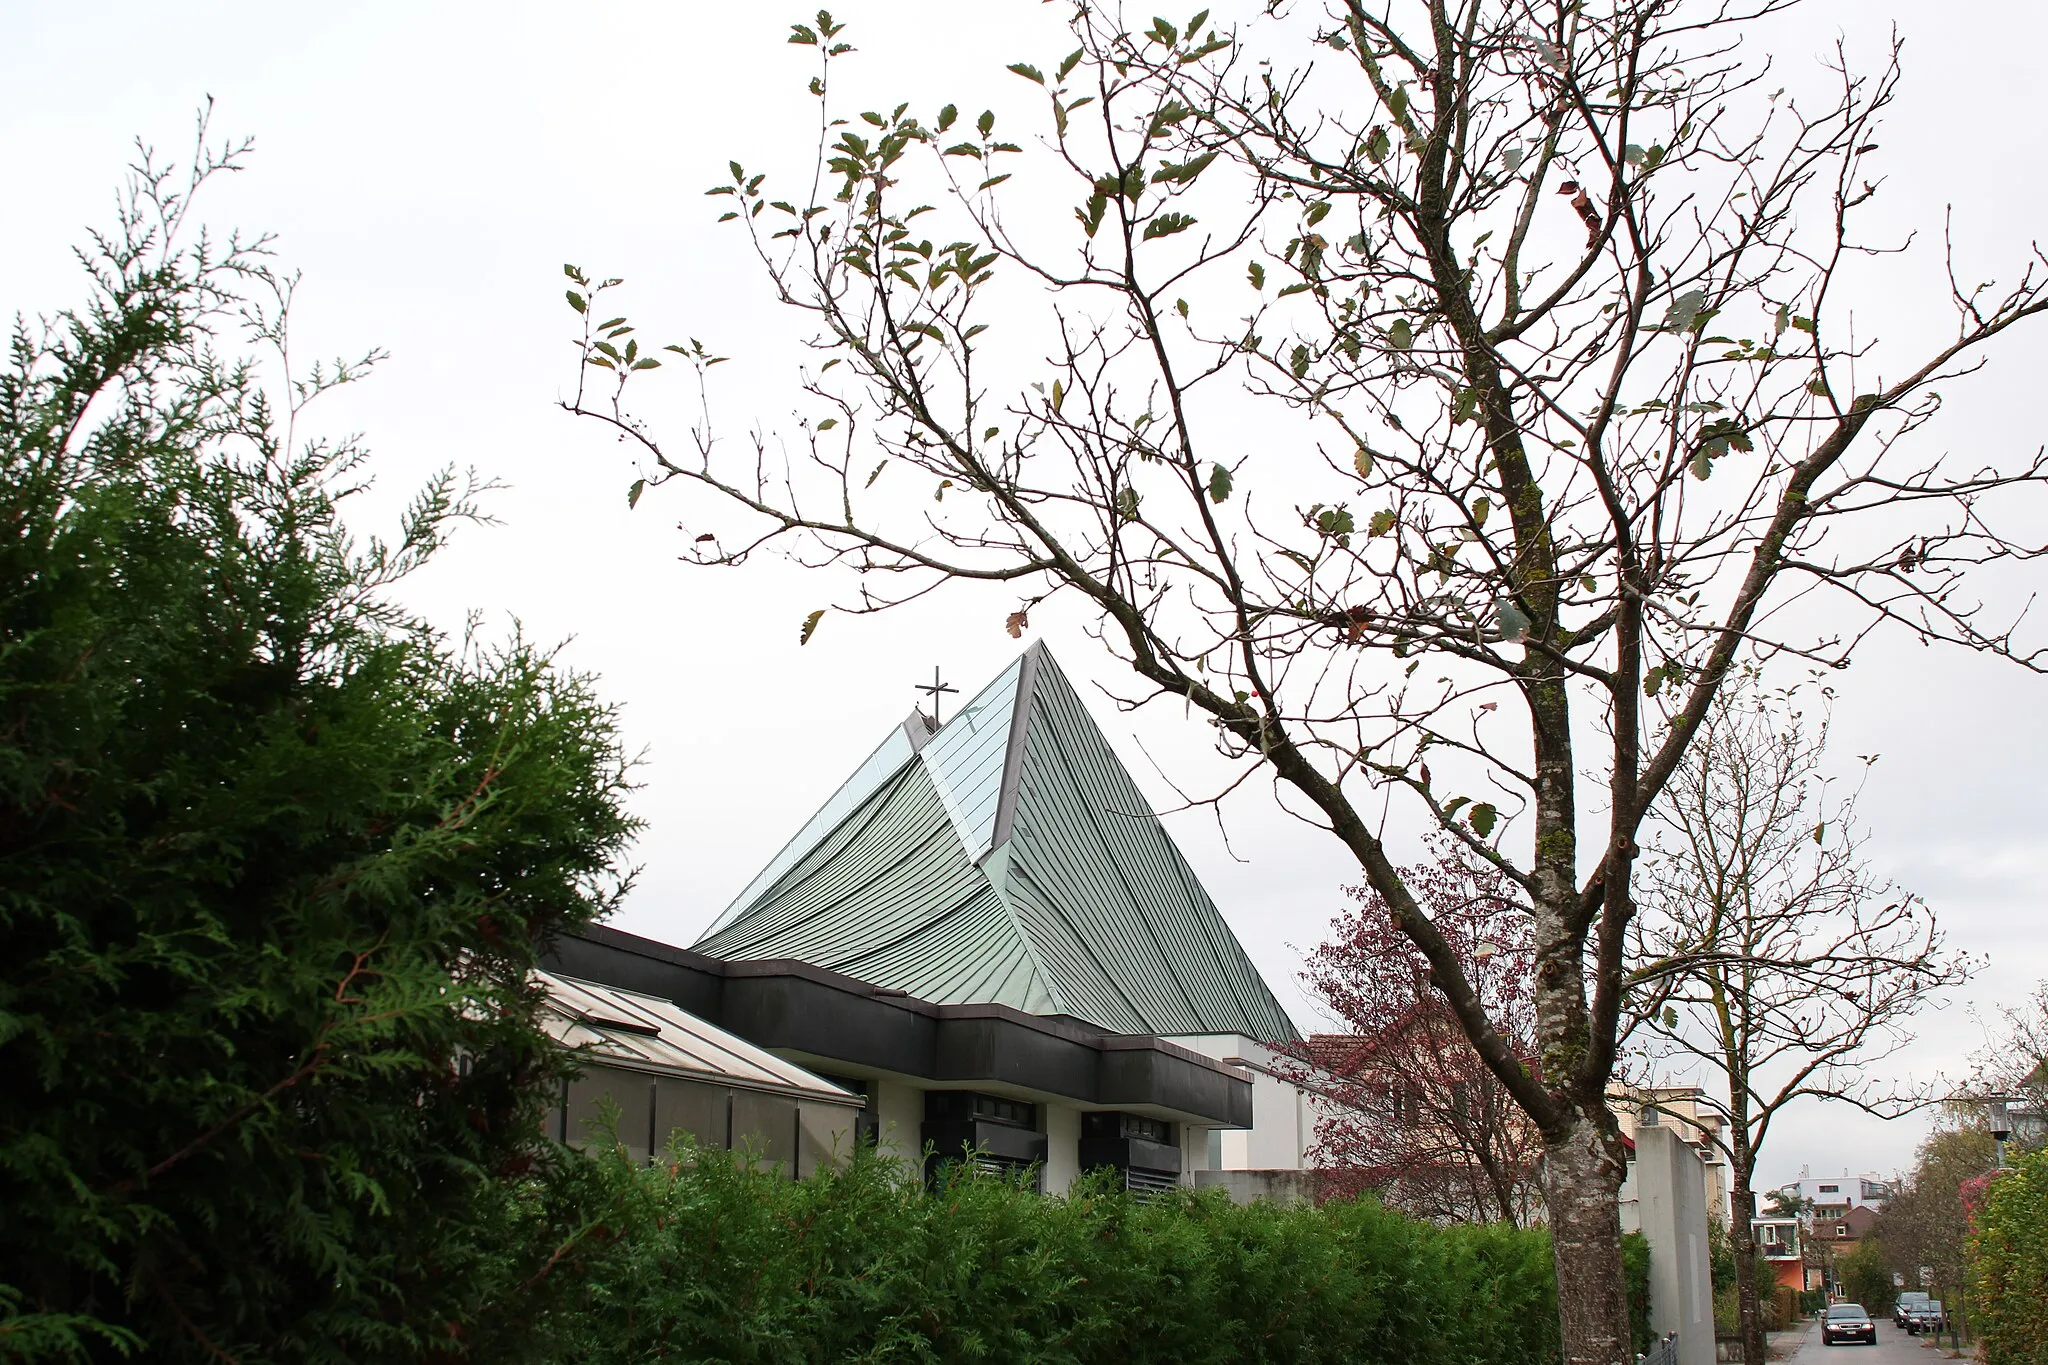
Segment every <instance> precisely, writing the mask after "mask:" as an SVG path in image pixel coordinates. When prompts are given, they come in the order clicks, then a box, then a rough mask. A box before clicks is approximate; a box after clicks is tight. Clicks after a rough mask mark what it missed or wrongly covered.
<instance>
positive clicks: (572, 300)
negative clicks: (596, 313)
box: [568, 289, 590, 313]
mask: <svg viewBox="0 0 2048 1365" xmlns="http://www.w3.org/2000/svg"><path fill="white" fill-rule="evenodd" d="M568 294H569V306H570V307H571V308H574V309H575V310H576V311H577V312H579V313H587V312H588V311H590V305H589V304H587V303H585V302H584V301H583V296H582V295H581V294H579V293H577V292H576V291H575V290H573V289H571V290H569V291H568Z"/></svg>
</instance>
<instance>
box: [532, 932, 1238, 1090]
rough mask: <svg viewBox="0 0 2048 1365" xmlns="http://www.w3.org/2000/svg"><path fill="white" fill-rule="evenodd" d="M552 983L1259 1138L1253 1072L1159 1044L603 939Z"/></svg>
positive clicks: (851, 1071) (965, 1077)
mask: <svg viewBox="0 0 2048 1365" xmlns="http://www.w3.org/2000/svg"><path fill="white" fill-rule="evenodd" d="M544 965H546V966H547V968H548V969H549V970H551V971H559V972H562V973H565V974H567V975H570V976H577V977H582V978H584V979H586V980H590V981H598V982H603V983H604V984H606V985H610V986H617V987H620V988H622V989H625V990H632V991H640V992H644V993H645V994H648V995H656V996H660V997H662V998H663V999H666V1000H672V1001H674V1002H675V1003H676V1004H677V1005H678V1006H680V1007H681V1008H683V1009H685V1010H688V1011H689V1012H690V1013H692V1014H694V1015H697V1016H698V1017H699V1018H702V1019H704V1020H706V1021H708V1022H710V1023H713V1024H716V1025H718V1026H719V1027H720V1028H723V1029H726V1030H728V1031H730V1032H732V1033H736V1034H738V1035H739V1036H740V1037H742V1038H744V1039H746V1040H747V1041H749V1042H751V1043H753V1044H755V1045H756V1046H758V1047H763V1048H766V1049H768V1050H769V1051H771V1052H774V1053H776V1054H777V1055H779V1056H783V1057H786V1058H788V1059H789V1060H791V1061H795V1062H799V1063H800V1064H802V1065H804V1066H807V1067H810V1068H812V1069H814V1070H823V1071H828V1072H833V1073H836V1074H839V1075H845V1076H856V1077H872V1076H889V1077H898V1078H902V1079H906V1080H910V1081H913V1082H916V1083H919V1084H922V1085H924V1086H926V1087H943V1088H948V1089H960V1090H982V1091H988V1092H991V1093H995V1094H1007V1095H1012V1096H1015V1097H1018V1098H1025V1099H1034V1100H1058V1101H1063V1102H1065V1103H1068V1104H1073V1105H1076V1106H1078V1107H1080V1108H1083V1109H1121V1110H1127V1111H1130V1112H1133V1113H1141V1114H1147V1115H1150V1116H1152V1117H1154V1118H1162V1119H1168V1120H1172V1121H1176V1122H1181V1123H1192V1124H1198V1125H1201V1126H1203V1127H1211V1128H1249V1127H1250V1126H1251V1123H1252V1085H1251V1080H1250V1078H1249V1077H1248V1076H1246V1075H1245V1074H1244V1073H1243V1072H1241V1071H1238V1070H1237V1069H1235V1068H1232V1067H1229V1066H1226V1065H1224V1064H1223V1063H1220V1062H1217V1061H1213V1060H1211V1059H1210V1058H1208V1057H1204V1056H1201V1055H1200V1054H1199V1053H1195V1052H1192V1051H1189V1050H1188V1049H1187V1048H1184V1047H1180V1046H1178V1045H1176V1044H1174V1043H1171V1042H1167V1041H1164V1040H1162V1039H1159V1038H1149V1037H1142V1036H1136V1035H1125V1034H1113V1033H1105V1032H1102V1031H1101V1030H1098V1029H1094V1028H1091V1027H1089V1026H1088V1025H1086V1024H1084V1023H1082V1022H1080V1021H1078V1020H1074V1019H1069V1018H1058V1019H1051V1018H1044V1017H1041V1016H1039V1015H1034V1014H1026V1013H1024V1012H1023V1011H1021V1010H1016V1009H1012V1008H1010V1007H1009V1006H1007V1005H936V1004H933V1003H931V1002H930V1001H927V1000H917V999H914V998H912V997H910V996H908V995H905V994H903V993H902V992H900V991H893V990H889V989H887V988H885V987H880V986H875V985H872V984H871V983H869V982H865V981H861V980H858V979H856V978H854V977H850V976H844V975H841V974H840V973H838V972H831V971H826V970H825V969H824V968H821V967H814V966H812V965H810V964H809V963H807V962H797V961H793V960H773V961H757V962H726V961H722V960H720V959H718V958H714V957H707V956H705V955H704V954H702V953H695V952H691V951H689V950H688V949H685V948H677V947H673V946H671V945H669V944H666V943H661V942H658V941H656V940H654V939H649V938H642V937H640V936H639V935H637V934H628V933H625V932H623V931H622V930H618V929H609V928H605V927H603V926H595V927H592V928H589V929H585V930H584V931H583V932H582V933H581V934H580V935H578V936H576V937H574V938H565V939H561V940H559V941H557V942H556V943H555V944H554V945H553V946H552V949H551V950H550V951H549V953H548V954H547V955H546V958H545V961H544Z"/></svg>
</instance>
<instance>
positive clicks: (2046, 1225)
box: [1970, 1152, 2048, 1365]
mask: <svg viewBox="0 0 2048 1365" xmlns="http://www.w3.org/2000/svg"><path fill="white" fill-rule="evenodd" d="M1970 1241H1971V1252H1972V1257H1973V1266H1972V1270H1973V1275H1974V1279H1975V1281H1976V1284H1975V1289H1976V1293H1975V1296H1974V1298H1975V1302H1974V1304H1973V1307H1974V1309H1975V1314H1974V1316H1975V1319H1976V1326H1977V1327H1978V1328H1980V1329H1981V1332H1982V1335H1983V1340H1984V1359H1985V1360H1986V1361H1987V1362H1988V1363H1989V1365H2048V1152H2034V1153H2031V1154H2030V1155H2028V1156H2024V1157H2022V1158H2020V1161H2019V1164H2018V1165H2017V1166H2015V1167H2014V1168H2013V1169H2012V1170H2010V1171H2006V1172H2004V1173H2002V1174H2000V1175H1999V1176H1998V1178H1997V1179H1995V1180H1993V1181H1992V1182H1991V1185H1990V1189H1989V1191H1988V1198H1987V1199H1986V1201H1985V1204H1984V1207H1983V1209H1982V1211H1981V1212H1980V1213H1979V1214H1978V1216H1977V1226H1976V1231H1975V1233H1974V1234H1973V1235H1972V1237H1971V1239H1970Z"/></svg>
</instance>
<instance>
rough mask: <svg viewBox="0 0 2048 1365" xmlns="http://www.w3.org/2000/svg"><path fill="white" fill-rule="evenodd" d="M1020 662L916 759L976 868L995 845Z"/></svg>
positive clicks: (1004, 674) (994, 683)
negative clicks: (935, 789) (998, 810)
mask: <svg viewBox="0 0 2048 1365" xmlns="http://www.w3.org/2000/svg"><path fill="white" fill-rule="evenodd" d="M1023 669H1024V660H1023V659H1022V658H1021V657H1020V658H1019V659H1017V660H1016V661H1015V662H1014V663H1012V664H1011V665H1010V666H1009V667H1008V668H1006V669H1004V670H1003V671H1002V673H1001V675H1000V676H998V677H997V678H996V680H995V681H994V682H992V683H990V684H989V685H988V686H987V687H984V688H983V689H982V690H981V691H980V692H979V693H978V694H976V696H975V697H974V699H973V700H972V701H970V702H968V703H967V705H966V706H964V707H962V708H961V710H960V714H959V715H957V716H955V717H953V719H951V720H949V721H947V722H946V724H945V726H944V728H942V729H941V730H940V731H939V732H938V733H937V734H936V735H934V736H932V738H931V741H930V743H928V744H926V745H925V746H924V748H923V749H922V750H921V751H920V752H919V754H918V758H919V759H920V760H921V761H922V762H923V763H924V766H925V770H926V771H927V772H929V773H930V774H931V775H932V783H933V785H934V786H936V787H937V788H938V789H939V799H940V800H941V801H943V802H945V803H946V814H947V815H949V816H951V817H952V819H953V829H954V831H955V832H956V833H958V834H959V836H960V844H961V846H962V847H963V848H965V849H966V850H967V856H968V857H969V858H971V859H973V860H974V861H975V862H980V861H981V859H982V858H983V857H984V856H986V855H987V853H988V851H989V848H990V846H991V844H992V843H993V841H994V835H995V826H996V807H997V805H998V804H999V801H1000V798H1001V795H1002V788H1003V769H1004V764H1005V760H1006V759H1007V758H1008V756H1009V747H1010V722H1011V720H1012V718H1013V717H1014V716H1015V715H1016V713H1017V678H1018V675H1019V674H1020V673H1022V672H1023Z"/></svg>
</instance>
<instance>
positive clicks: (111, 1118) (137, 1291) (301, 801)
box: [0, 158, 633, 1365]
mask: <svg viewBox="0 0 2048 1365" xmlns="http://www.w3.org/2000/svg"><path fill="white" fill-rule="evenodd" d="M230 163H231V158H229V159H228V160H225V161H224V160H218V159H216V160H212V161H207V160H205V159H203V158H202V161H201V167H200V171H199V174H198V175H196V176H194V177H192V178H191V179H190V180H185V179H183V178H181V179H179V180H173V179H172V178H171V177H170V176H169V174H168V173H167V172H165V171H162V170H159V169H157V168H155V167H153V166H151V165H150V164H149V163H148V162H147V161H145V162H144V163H143V164H142V165H141V166H139V167H138V168H137V179H136V181H135V183H134V184H133V185H132V187H131V192H130V194H129V197H128V198H127V200H126V202H125V211H124V213H123V215H122V221H121V224H120V227H119V229H117V230H116V231H115V232H114V233H112V234H109V235H107V236H105V237H103V238H99V239H96V250H94V251H92V252H87V253H84V254H83V255H82V257H81V259H82V260H83V261H84V263H85V264H86V265H87V266H88V268H89V271H90V276H91V280H92V289H91V293H90V296H89V299H88V301H87V302H86V303H85V304H83V305H82V306H80V307H79V308H77V309H76V310H73V311H67V312H64V313H61V314H59V315H57V316H56V317H54V318H52V319H48V320H46V321H43V322H41V323H29V322H22V323H18V324H17V326H16V330H15V334H14V337H13V344H12V347H11V351H10V354H9V357H8V359H7V361H6V362H5V363H4V364H0V942H4V944H5V947H6V951H5V953H4V954H0V1359H7V1360H16V1359H53V1360H72V1359H110V1358H113V1357H115V1356H122V1357H131V1356H135V1357H140V1358H146V1359H149V1360H168V1361H177V1360H208V1361H223V1360H234V1361H239V1362H242V1365H257V1362H265V1361H322V1360H325V1361H362V1360H400V1359H417V1358H423V1357H428V1356H436V1355H441V1354H451V1355H453V1354H460V1353H461V1352H462V1351H464V1350H465V1349H467V1348H466V1346H465V1341H466V1338H467V1335H468V1333H469V1332H470V1330H471V1327H470V1324H471V1323H472V1322H473V1320H474V1319H475V1318H476V1317H477V1316H478V1313H479V1305H489V1304H505V1305H509V1306H510V1307H512V1308H513V1309H514V1310H515V1311H516V1306H517V1303H518V1297H517V1295H516V1294H512V1293H509V1292H507V1291H509V1290H510V1289H512V1288H513V1287H515V1286H516V1285H517V1284H518V1283H519V1282H520V1278H521V1277H522V1276H525V1275H530V1274H532V1273H533V1272H534V1271H535V1270H537V1269H538V1267H539V1265H540V1264H541V1261H542V1259H543V1258H544V1256H545V1253H546V1247H545V1245H543V1246H541V1248H540V1251H539V1254H538V1255H537V1256H534V1257H532V1258H531V1261H530V1264H529V1263H527V1262H528V1250H529V1249H528V1248H527V1247H526V1246H524V1245H522V1244H520V1243H518V1242H514V1241H510V1240H508V1239H507V1238H506V1236H505V1235H504V1234H505V1230H506V1224H507V1220H508V1219H509V1218H510V1217H512V1216H513V1212H514V1210H515V1209H518V1210H522V1211H523V1215H522V1216H523V1217H524V1218H525V1220H526V1222H527V1224H528V1225H529V1226H530V1227H533V1228H535V1229H537V1230H538V1231H539V1232H540V1233H541V1234H545V1233H546V1232H547V1230H548V1229H549V1228H550V1227H551V1226H553V1225H554V1223H555V1222H556V1220H558V1219H563V1218H566V1217H567V1216H568V1214H567V1211H566V1209H565V1208H564V1206H563V1204H562V1202H561V1200H560V1199H559V1198H558V1197H556V1192H557V1191H558V1189H559V1188H560V1187H561V1186H562V1182H563V1177H564V1176H565V1175H566V1174H567V1173H568V1172H570V1171H573V1170H574V1169H575V1168H576V1167H577V1165H578V1163H576V1162H574V1161H566V1162H565V1161H564V1160H562V1157H563V1156H564V1155H565V1154H562V1153H559V1152H557V1151H553V1150H551V1149H546V1148H544V1147H542V1146H541V1145H540V1144H538V1143H537V1142H536V1136H537V1134H538V1131H539V1125H540V1122H541V1115H542V1112H543V1110H544V1109H545V1107H546V1106H547V1105H548V1103H549V1102H550V1099H551V1097H552V1094H553V1091H554V1087H555V1086H556V1084H557V1083H558V1078H559V1077H560V1076H561V1075H562V1074H564V1072H565V1071H566V1070H567V1068H568V1064H569V1061H568V1059H567V1058H565V1057H564V1056H563V1055H562V1054H561V1053H560V1051H559V1050H558V1049H556V1048H555V1047H554V1046H553V1045H552V1044H551V1043H550V1042H549V1041H548V1040H547V1039H546V1037H545V1036H544V1035H543V1034H542V1033H541V1031H540V1030H539V1028H538V1027H537V1026H536V1024H535V1021H534V1018H533V1015H534V1010H535V1003H536V1002H535V999H534V994H533V988H532V987H531V985H530V984H529V977H528V973H529V970H530V968H531V967H532V965H533V963H534V960H535V958H536V955H537V953H538V951H539V948H540V945H541V943H542V942H543V941H544V939H545V938H546V937H547V936H548V935H550V934H554V933H558V932H561V931H562V930H564V929H567V928H571V927H573V926H575V925H577V924H580V923H584V922H587V921H588V920H590V919H593V918H595V917H596V916H597V915H598V914H600V913H601V912H602V910H603V909H604V907H605V905H606V904H607V903H608V898H609V895H610V893H611V891H612V890H613V889H614V887H615V885H616V883H615V879H614V877H613V876H612V871H611V869H612V865H613V861H614V859H615V858H617V857H618V856H619V854H620V852H621V849H622V846H623V844H624V842H625V840H626V838H627V837H628V835H629V834H630V832H631V830H632V827H633V826H632V823H631V821H630V820H629V818H628V817H627V816H626V815H625V814H624V813H623V811H622V808H621V802H622V799H623V794H624V790H625V778H624V768H623V765H622V763H621V758H620V754H619V749H618V743H617V737H616V727H615V724H614V718H613V715H612V713H611V711H610V710H609V709H608V708H607V707H605V706H604V705H603V704H601V703H600V702H599V701H598V700H597V699H596V698H595V697H594V695H593V694H592V691H591V688H590V686H589V685H588V683H587V681H586V680H584V679H581V678H578V677H575V676H573V675H567V674H564V673H562V672H560V671H558V670H556V669H555V668H553V667H551V666H550V664H549V661H548V659H547V658H546V657H545V656H543V655H539V654H536V653H535V652H534V651H532V650H530V649H528V648H526V647H525V646H523V645H522V644H520V643H518V642H517V641H514V642H513V643H511V644H509V645H507V646H505V647H503V648H500V649H495V650H482V649H473V648H470V649H454V648H451V647H450V646H449V645H448V644H447V643H446V642H445V641H443V640H442V639H441V638H439V637H438V636H436V635H435V634H434V633H433V632H431V631H429V630H427V629H426V628H425V627H424V626H422V625H421V624H419V623H418V622H417V621H415V620H413V619H411V618H410V617H408V616H407V615H406V614H405V613H404V612H402V611H401V610H400V609H399V608H397V607H396V606H395V605H394V604H393V600H392V593H391V589H392V587H393V585H394V584H395V583H396V581H397V580H398V579H399V578H401V577H403V575H404V574H405V573H406V572H407V571H408V570H410V569H411V568H413V567H415V566H417V565H418V564H420V563H422V562H423V561H424V560H425V559H426V558H427V557H428V556H429V555H430V554H431V553H432V552H433V550H434V549H435V548H436V547H437V546H438V545H439V544H440V541H441V538H442V535H443V533H444V531H445V528H446V526H447V524H448V523H450V522H451V521H453V520H459V519H461V518H462V517H463V516H464V515H466V512H467V508H466V505H465V502H464V500H463V498H462V497H461V496H460V495H459V494H458V493H456V492H455V491H454V487H453V485H452V484H451V482H450V481H449V480H447V479H445V478H444V479H442V480H439V481H437V482H435V483H434V484H433V485H431V486H430V487H429V488H428V489H427V491H426V492H425V493H424V494H423V495H422V497H421V498H420V499H419V500H418V501H417V502H416V503H415V504H414V505H413V507H412V509H411V511H410V514H409V515H408V516H407V517H406V519H405V523H404V530H403V533H402V535H401V536H400V538H399V539H398V540H397V541H396V542H395V543H393V544H391V545H388V546H385V545H378V544H375V543H369V544H357V543H355V542H352V541H351V540H350V539H349V537H348V534H347V532H346V531H345V529H344V527H343V525H342V522H341V519H340V515H339V505H340V503H341V500H342V499H343V498H345V497H346V496H347V495H348V494H349V493H350V492H351V491H353V490H354V489H355V488H357V487H359V486H360V484H361V482H362V479H361V475H360V471H359V468H358V465H359V461H360V458H361V456H360V453H359V452H358V451H357V450H356V449H355V448H354V447H353V446H351V445H349V444H346V443H344V444H341V445H338V446H337V445H329V444H317V443H316V444H310V445H309V444H304V443H298V444H295V443H294V442H293V441H292V439H291V438H290V436H289V432H290V430H291V428H292V426H293V425H294V422H295V421H296V420H297V419H298V417H299V416H300V410H301V409H302V408H303V406H304V404H305V403H306V402H307V401H308V400H309V399H310V398H311V397H312V396H314V395H315V394H316V393H317V392H318V391H319V390H320V389H322V388H324V387H327V386H329V385H331V384H332V383H334V382H339V381H345V380H347V379H350V378H353V377H354V375H355V374H356V373H357V372H358V369H357V368H356V367H351V366H344V367H342V368H341V369H340V370H338V371H337V370H333V369H329V368H326V367H317V368H314V369H313V370H311V371H301V373H300V382H299V383H297V384H289V383H281V384H277V385H276V386H275V387H274V388H271V389H267V388H266V387H265V385H264V382H263V373H264V372H263V370H262V369H261V368H260V367H257V366H253V365H249V364H243V363H238V362H235V361H233V360H224V359H222V358H221V355H220V353H219V352H220V351H222V350H227V351H230V353H231V349H232V348H234V347H236V346H238V345H240V344H241V343H243V342H244V341H249V342H252V343H253V344H254V345H255V346H256V347H257V348H258V349H259V351H263V350H267V351H269V352H270V353H271V355H272V359H273V362H274V361H275V360H276V359H277V358H278V355H279V353H280V352H281V350H282V347H283V342H284V333H283V327H282V320H281V317H280V316H279V314H280V312H281V310H282V306H283V303H284V301H285V298H286V297H287V296H288V292H289V284H288V282H287V281H284V280H282V279H279V278H277V277H275V276H273V275H271V274H270V273H269V271H268V269H267V267H266V264H265V261H264V258H263V255H262V252H261V250H260V246H258V247H255V248H252V247H250V246H249V245H247V244H240V243H233V242H230V243H227V244H219V243H213V242H209V241H208V240H207V239H206V238H205V237H204V236H203V235H201V234H199V233H198V232H197V226H196V224H194V223H192V222H189V221H187V215H188V211H189V206H190V196H191V191H192V190H193V189H194V188H196V187H197V184H198V182H199V181H200V180H203V179H204V178H205V173H206V170H207V168H208V167H209V166H211V167H214V168H218V167H220V166H223V165H226V164H230ZM266 310H267V311H266ZM514 1201H517V1202H516V1203H515V1202H514Z"/></svg>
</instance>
